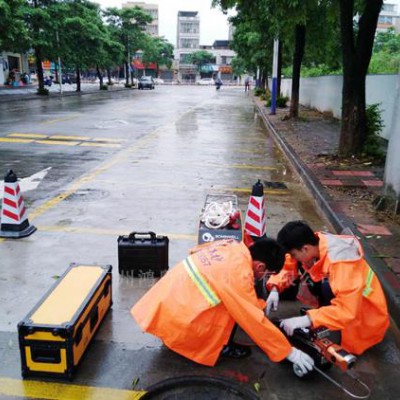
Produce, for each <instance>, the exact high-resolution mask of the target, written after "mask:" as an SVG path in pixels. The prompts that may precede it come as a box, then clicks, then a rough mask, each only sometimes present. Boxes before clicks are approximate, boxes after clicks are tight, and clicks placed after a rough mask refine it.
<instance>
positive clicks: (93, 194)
mask: <svg viewBox="0 0 400 400" xmlns="http://www.w3.org/2000/svg"><path fill="white" fill-rule="evenodd" d="M108 196H109V192H106V191H104V190H97V189H81V190H77V191H76V192H74V193H72V194H71V196H69V197H68V199H67V200H69V201H74V200H79V201H96V200H100V199H104V198H106V197H108Z"/></svg>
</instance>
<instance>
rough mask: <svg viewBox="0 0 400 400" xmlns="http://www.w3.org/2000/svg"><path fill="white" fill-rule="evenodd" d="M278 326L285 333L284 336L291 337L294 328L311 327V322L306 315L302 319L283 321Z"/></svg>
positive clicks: (294, 318)
mask: <svg viewBox="0 0 400 400" xmlns="http://www.w3.org/2000/svg"><path fill="white" fill-rule="evenodd" d="M279 326H280V327H281V328H282V329H283V330H284V331H285V332H286V335H288V336H292V335H293V331H294V330H295V329H296V328H308V327H309V326H311V320H310V318H309V317H308V315H303V316H302V317H293V318H287V319H283V320H282V321H281V323H280V324H279Z"/></svg>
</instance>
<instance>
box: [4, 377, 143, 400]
mask: <svg viewBox="0 0 400 400" xmlns="http://www.w3.org/2000/svg"><path fill="white" fill-rule="evenodd" d="M144 393H145V392H144V391H141V390H124V389H113V388H106V387H94V386H81V385H73V384H70V383H52V382H39V381H28V380H19V379H11V378H0V394H3V395H5V396H17V397H25V398H26V397H28V398H29V397H30V398H35V399H49V400H59V399H60V400H65V399H69V400H75V399H76V400H80V399H85V400H89V399H94V400H110V399H115V400H137V399H140V397H141V396H143V395H144Z"/></svg>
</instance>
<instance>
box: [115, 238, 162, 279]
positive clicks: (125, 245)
mask: <svg viewBox="0 0 400 400" xmlns="http://www.w3.org/2000/svg"><path fill="white" fill-rule="evenodd" d="M168 245H169V239H168V237H167V236H158V235H156V234H155V233H154V232H132V233H131V234H129V235H126V236H119V237H118V272H119V273H120V274H123V275H129V276H133V277H142V278H146V277H148V278H152V277H159V276H162V275H163V273H165V272H166V271H167V270H168Z"/></svg>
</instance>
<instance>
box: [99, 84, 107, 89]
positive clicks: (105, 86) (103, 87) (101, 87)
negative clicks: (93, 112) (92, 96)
mask: <svg viewBox="0 0 400 400" xmlns="http://www.w3.org/2000/svg"><path fill="white" fill-rule="evenodd" d="M100 90H108V86H107V85H101V86H100Z"/></svg>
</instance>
